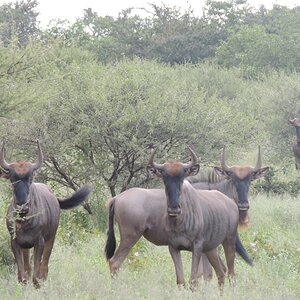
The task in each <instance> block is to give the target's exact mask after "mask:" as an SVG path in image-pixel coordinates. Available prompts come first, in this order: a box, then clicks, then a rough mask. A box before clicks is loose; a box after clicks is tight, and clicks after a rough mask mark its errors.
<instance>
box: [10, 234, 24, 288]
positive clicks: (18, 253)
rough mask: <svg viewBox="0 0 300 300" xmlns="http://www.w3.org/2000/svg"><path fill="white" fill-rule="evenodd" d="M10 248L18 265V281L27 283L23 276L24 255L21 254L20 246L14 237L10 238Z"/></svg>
mask: <svg viewBox="0 0 300 300" xmlns="http://www.w3.org/2000/svg"><path fill="white" fill-rule="evenodd" d="M11 248H12V251H13V253H14V256H15V260H16V263H17V267H18V282H19V283H27V279H26V276H25V268H24V256H23V251H22V248H21V247H20V246H19V245H18V243H17V242H16V240H15V239H12V240H11Z"/></svg>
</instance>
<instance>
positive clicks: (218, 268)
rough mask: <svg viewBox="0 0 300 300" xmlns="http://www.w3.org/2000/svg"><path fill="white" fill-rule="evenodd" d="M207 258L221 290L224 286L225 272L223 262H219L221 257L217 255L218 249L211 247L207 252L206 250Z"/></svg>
mask: <svg viewBox="0 0 300 300" xmlns="http://www.w3.org/2000/svg"><path fill="white" fill-rule="evenodd" d="M206 255H207V258H208V260H209V262H210V264H211V265H212V267H213V268H214V270H215V272H216V275H217V278H218V284H219V287H220V290H221V291H222V290H223V287H224V281H225V272H224V268H223V267H224V264H223V262H221V259H220V257H219V254H218V250H217V249H213V250H211V251H209V252H206Z"/></svg>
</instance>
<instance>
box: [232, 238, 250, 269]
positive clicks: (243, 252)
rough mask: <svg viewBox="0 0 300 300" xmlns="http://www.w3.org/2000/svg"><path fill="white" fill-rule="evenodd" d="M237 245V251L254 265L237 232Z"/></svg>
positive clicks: (247, 261)
mask: <svg viewBox="0 0 300 300" xmlns="http://www.w3.org/2000/svg"><path fill="white" fill-rule="evenodd" d="M235 247H236V252H237V253H238V254H239V255H240V256H241V257H242V258H243V259H244V261H245V262H246V263H247V264H248V265H250V266H253V261H252V259H251V258H250V257H249V255H248V253H247V250H246V249H245V248H244V246H243V244H242V242H241V240H240V237H239V235H238V234H237V236H236V240H235Z"/></svg>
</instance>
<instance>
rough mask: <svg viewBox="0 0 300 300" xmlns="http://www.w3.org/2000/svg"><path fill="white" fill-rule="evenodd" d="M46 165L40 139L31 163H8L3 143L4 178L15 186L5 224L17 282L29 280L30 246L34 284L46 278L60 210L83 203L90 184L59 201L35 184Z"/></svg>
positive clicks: (47, 190)
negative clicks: (32, 257)
mask: <svg viewBox="0 0 300 300" xmlns="http://www.w3.org/2000/svg"><path fill="white" fill-rule="evenodd" d="M42 164H43V153H42V150H41V147H40V143H39V142H38V159H37V161H36V162H35V163H34V164H32V163H30V162H26V161H19V162H13V163H7V162H6V161H5V158H4V143H3V145H2V148H1V151H0V167H1V168H2V170H3V172H4V173H1V177H4V178H6V179H9V180H10V181H11V184H12V189H13V201H12V203H11V204H10V206H9V208H8V212H7V219H6V225H7V228H8V231H9V233H10V235H11V247H12V251H13V253H14V257H15V260H16V263H17V267H18V281H19V282H20V283H27V280H28V278H29V276H30V273H31V266H30V258H29V249H30V248H32V247H34V271H33V283H34V285H35V286H36V287H39V286H40V285H39V280H40V279H42V280H46V278H47V275H48V261H49V258H50V254H51V251H52V247H53V243H54V239H55V234H56V230H57V227H58V223H59V216H60V209H61V208H62V209H69V208H73V207H75V206H77V205H79V204H80V203H82V202H83V201H84V200H85V199H86V198H87V196H88V195H89V193H90V192H91V189H90V187H88V186H83V187H82V188H81V189H79V190H78V191H77V192H75V193H74V194H73V195H72V196H71V197H70V198H67V199H65V200H62V201H61V200H58V199H56V197H55V196H54V194H53V193H52V191H51V190H50V188H49V187H48V186H47V185H45V184H42V183H33V182H32V181H33V176H34V173H35V172H36V171H37V170H38V169H39V168H40V167H41V166H42Z"/></svg>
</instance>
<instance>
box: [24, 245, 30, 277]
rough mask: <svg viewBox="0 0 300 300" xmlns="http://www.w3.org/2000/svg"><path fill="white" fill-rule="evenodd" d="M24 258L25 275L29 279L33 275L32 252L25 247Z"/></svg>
mask: <svg viewBox="0 0 300 300" xmlns="http://www.w3.org/2000/svg"><path fill="white" fill-rule="evenodd" d="M22 252H23V259H24V272H25V273H24V275H25V280H26V281H27V280H28V279H29V277H30V275H31V262H30V255H29V254H30V252H29V249H23V250H22Z"/></svg>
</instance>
